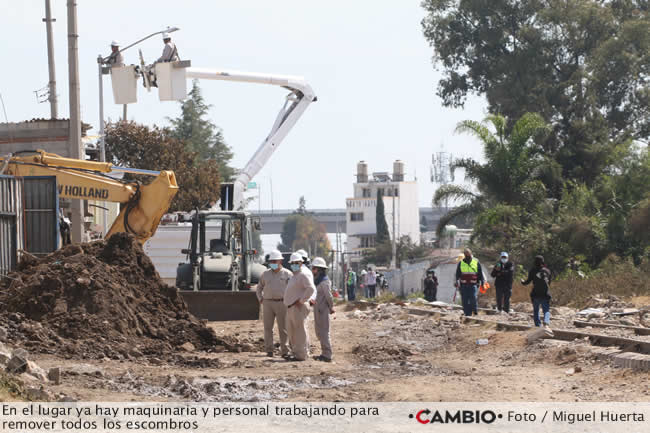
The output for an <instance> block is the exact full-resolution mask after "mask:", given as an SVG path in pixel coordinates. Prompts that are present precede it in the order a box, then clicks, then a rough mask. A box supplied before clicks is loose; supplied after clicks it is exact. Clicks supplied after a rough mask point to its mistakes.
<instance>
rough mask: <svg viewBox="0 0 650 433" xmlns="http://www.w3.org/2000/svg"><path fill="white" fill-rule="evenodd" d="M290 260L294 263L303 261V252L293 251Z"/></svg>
mask: <svg viewBox="0 0 650 433" xmlns="http://www.w3.org/2000/svg"><path fill="white" fill-rule="evenodd" d="M289 261H290V262H291V263H293V262H300V263H302V261H303V259H302V254H300V253H298V252H295V253H291V257H290V258H289Z"/></svg>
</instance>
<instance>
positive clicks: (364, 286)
mask: <svg viewBox="0 0 650 433" xmlns="http://www.w3.org/2000/svg"><path fill="white" fill-rule="evenodd" d="M366 274H368V271H366V270H365V269H362V270H361V273H359V288H360V289H363V295H364V296H365V297H366V298H369V296H368V285H367V284H366Z"/></svg>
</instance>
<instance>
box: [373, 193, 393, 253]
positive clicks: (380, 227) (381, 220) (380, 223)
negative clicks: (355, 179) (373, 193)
mask: <svg viewBox="0 0 650 433" xmlns="http://www.w3.org/2000/svg"><path fill="white" fill-rule="evenodd" d="M375 209H376V213H375V219H376V222H377V231H376V232H377V235H376V236H377V237H376V243H378V244H380V243H382V242H387V241H390V233H389V232H388V223H387V222H386V213H385V211H384V198H383V197H382V195H381V191H380V190H379V189H378V190H377V207H376V208H375Z"/></svg>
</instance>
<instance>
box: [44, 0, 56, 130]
mask: <svg viewBox="0 0 650 433" xmlns="http://www.w3.org/2000/svg"><path fill="white" fill-rule="evenodd" d="M54 21H56V19H52V10H51V8H50V0H45V18H43V22H45V31H46V33H47V68H48V71H49V74H50V82H49V83H48V87H49V89H50V91H49V95H48V97H47V99H48V101H50V118H51V119H56V118H57V117H59V113H58V108H57V101H56V71H55V69H54V39H53V36H52V22H54Z"/></svg>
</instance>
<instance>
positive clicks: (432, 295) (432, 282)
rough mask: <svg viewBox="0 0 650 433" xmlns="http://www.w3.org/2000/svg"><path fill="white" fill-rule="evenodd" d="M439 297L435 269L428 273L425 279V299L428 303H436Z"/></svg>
mask: <svg viewBox="0 0 650 433" xmlns="http://www.w3.org/2000/svg"><path fill="white" fill-rule="evenodd" d="M437 297H438V277H436V271H434V270H433V269H431V270H428V271H427V276H426V278H425V279H424V299H426V300H427V301H428V302H434V301H435V300H436V298H437Z"/></svg>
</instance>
